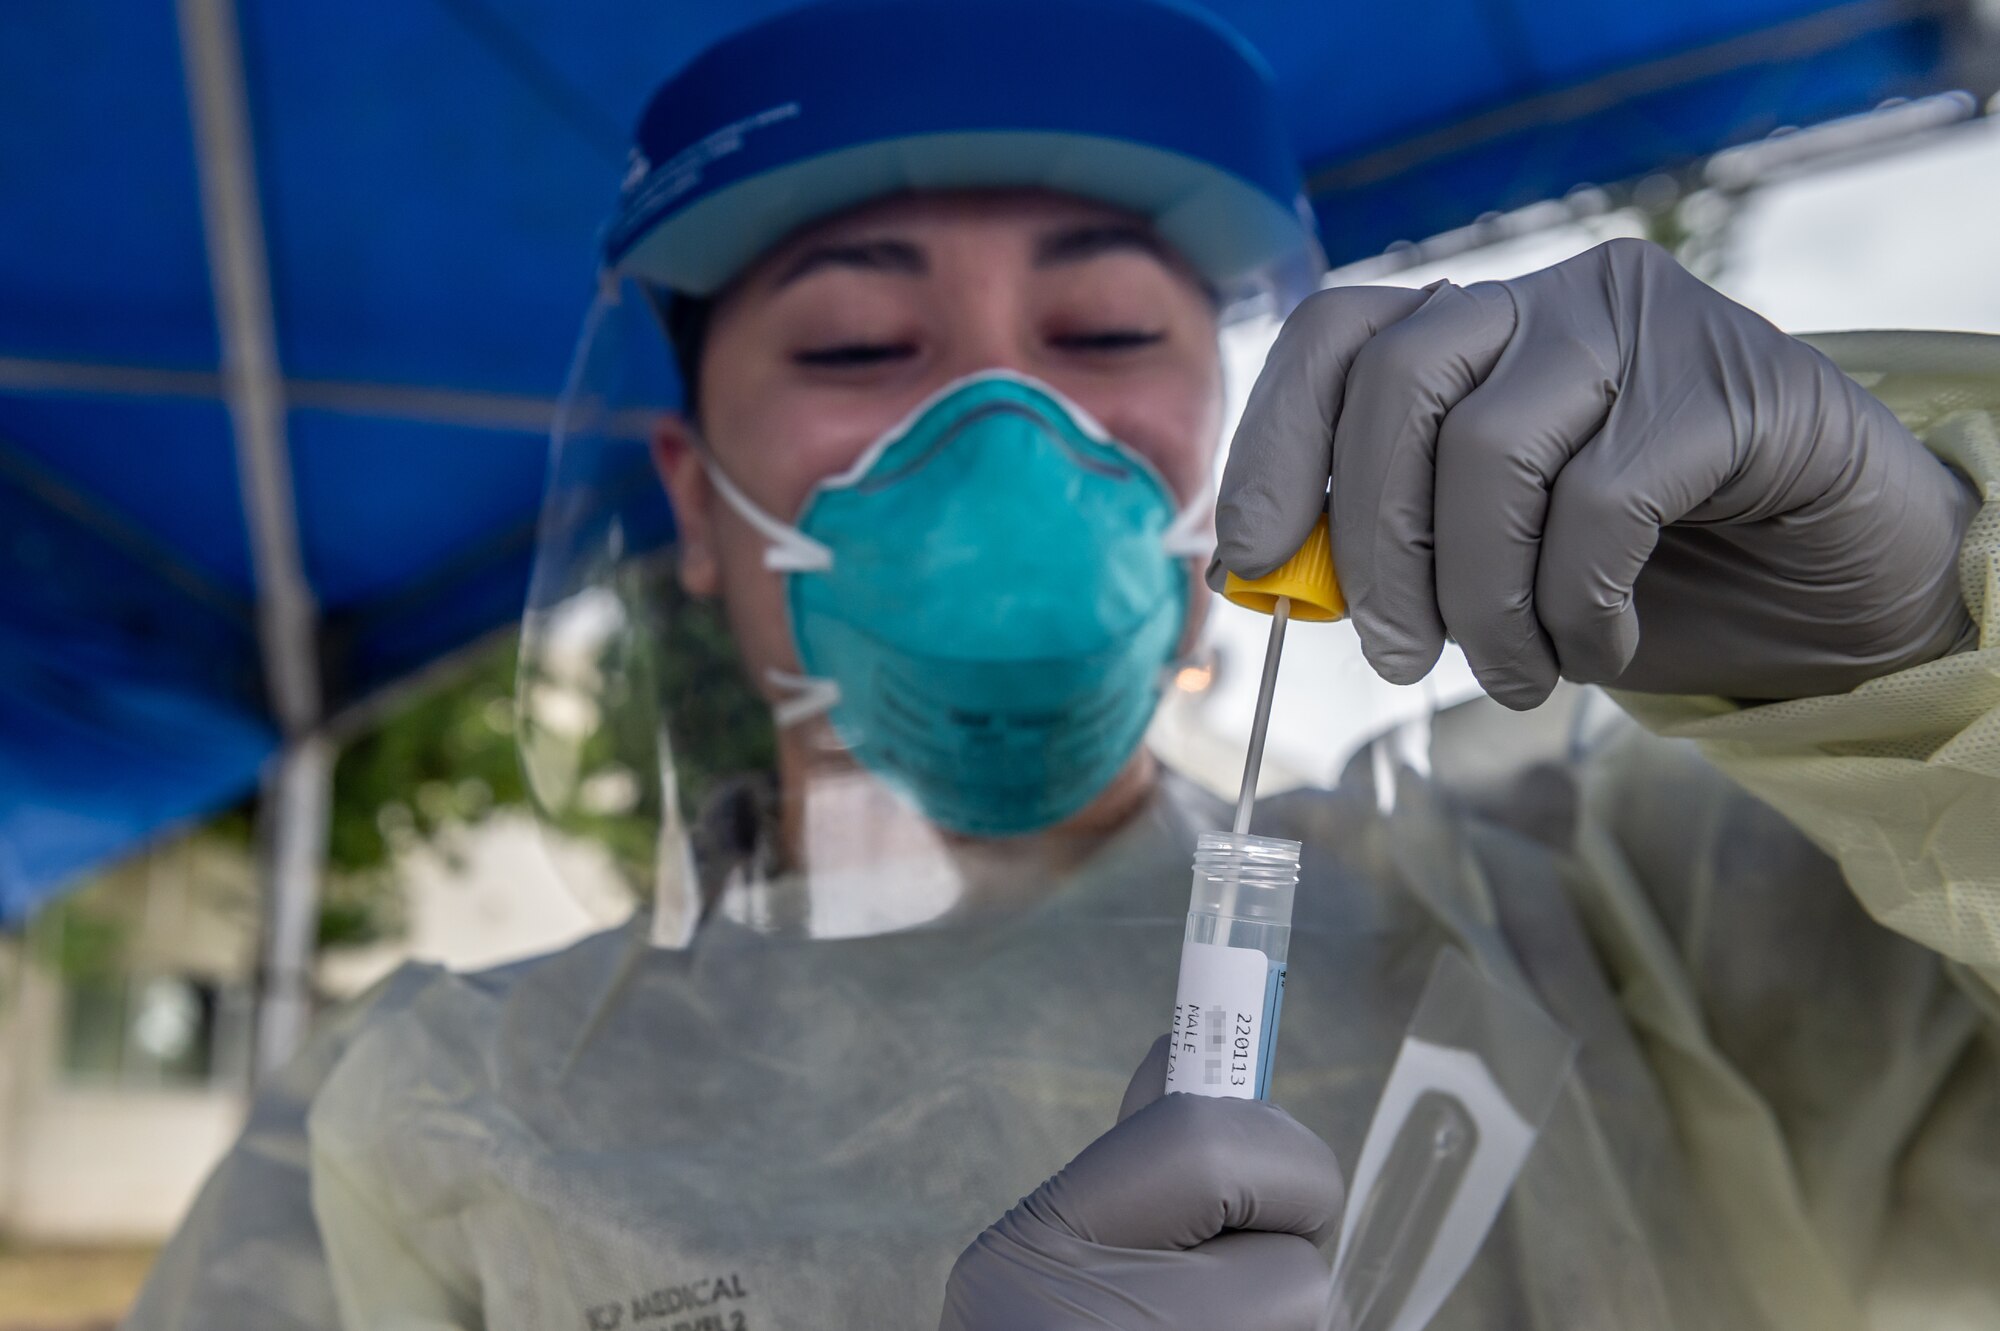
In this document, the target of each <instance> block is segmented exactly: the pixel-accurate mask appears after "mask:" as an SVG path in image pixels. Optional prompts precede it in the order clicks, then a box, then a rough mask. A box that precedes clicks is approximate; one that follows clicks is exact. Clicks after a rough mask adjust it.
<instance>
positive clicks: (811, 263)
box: [772, 240, 931, 288]
mask: <svg viewBox="0 0 2000 1331" xmlns="http://www.w3.org/2000/svg"><path fill="white" fill-rule="evenodd" d="M930 267H931V265H930V261H929V260H928V259H926V258H925V257H924V252H923V251H922V250H920V249H918V248H917V247H916V246H915V245H912V244H910V242H908V241H907V240H862V241H856V242H854V243H852V244H848V245H819V246H815V247H814V248H812V249H809V250H807V251H806V252H805V253H804V254H801V255H800V256H799V257H798V258H796V259H794V260H792V262H791V263H790V264H789V265H787V266H786V268H785V271H784V272H782V273H780V274H779V275H778V280H777V281H776V282H775V283H773V284H772V285H773V287H774V288H775V287H784V286H790V285H791V284H792V283H794V282H796V281H798V280H799V279H800V278H802V277H804V276H806V275H807V274H809V273H816V272H819V271H820V270H821V269H823V268H860V269H864V270H866V271H868V272H875V273H901V274H905V275H907V276H910V277H922V276H923V275H924V274H925V273H928V272H929V271H930Z"/></svg>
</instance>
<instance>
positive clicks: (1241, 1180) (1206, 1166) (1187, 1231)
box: [939, 1037, 1344, 1331]
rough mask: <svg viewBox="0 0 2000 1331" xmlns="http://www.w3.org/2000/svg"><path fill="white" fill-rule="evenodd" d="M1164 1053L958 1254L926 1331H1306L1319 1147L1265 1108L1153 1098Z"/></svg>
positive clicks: (1325, 1162) (1319, 1276) (1325, 1152)
mask: <svg viewBox="0 0 2000 1331" xmlns="http://www.w3.org/2000/svg"><path fill="white" fill-rule="evenodd" d="M1166 1043H1167V1042H1166V1039H1165V1038H1164V1037H1163V1038H1162V1039H1161V1040H1160V1041H1159V1042H1158V1043H1157V1044H1155V1045H1154V1046H1153V1050H1152V1053H1151V1054H1150V1055H1149V1056H1148V1057H1147V1059H1146V1061H1145V1062H1144V1063H1143V1064H1141V1065H1140V1067H1139V1071H1138V1072H1137V1074H1135V1075H1134V1076H1133V1078H1132V1082H1131V1085H1130V1086H1129V1087H1128V1088H1127V1090H1126V1092H1125V1101H1124V1105H1123V1107H1122V1108H1121V1110H1120V1112H1119V1122H1118V1125H1117V1126H1116V1127H1114V1128H1112V1129H1111V1131H1109V1132H1107V1133H1105V1134H1104V1135H1103V1136H1102V1137H1100V1138H1098V1139H1097V1140H1096V1141H1094V1142H1092V1143H1091V1144H1090V1145H1089V1146H1087V1147H1085V1148H1084V1150H1083V1152H1082V1154H1080V1155H1078V1156H1077V1157H1076V1159H1074V1160H1072V1161H1071V1162H1070V1163H1069V1164H1068V1165H1066V1166H1064V1167H1063V1169H1062V1170H1061V1171H1060V1172H1059V1173H1057V1174H1056V1175H1055V1177H1053V1178H1051V1179H1050V1180H1048V1182H1046V1183H1044V1184H1042V1186H1041V1187H1039V1188H1037V1189H1035V1191H1034V1192H1032V1193H1031V1194H1029V1195H1028V1196H1027V1197H1026V1198H1024V1199H1023V1200H1022V1201H1021V1202H1020V1204H1019V1205H1017V1206H1015V1207H1014V1209H1013V1210H1011V1211H1009V1212H1008V1213H1007V1214H1006V1215H1005V1216H1002V1217H1001V1218H1000V1220H998V1221H997V1222H995V1223H994V1224H993V1225H991V1226H990V1227H988V1228H987V1229H986V1231H985V1232H984V1233H982V1234H981V1235H980V1236H979V1237H978V1238H977V1239H975V1240H974V1241H973V1243H972V1245H971V1246H970V1247H968V1248H967V1249H966V1250H965V1252H964V1254H963V1255H961V1256H960V1257H959V1259H958V1262H957V1264H956V1265H955V1266H954V1267H953V1268H952V1273H951V1279H950V1281H949V1282H948V1283H947V1285H946V1287H945V1305H944V1316H943V1320H942V1321H941V1322H940V1324H939V1325H940V1328H941V1331H1019V1329H1020V1328H1023V1327H1034V1328H1036V1329H1037V1331H1069V1329H1071V1328H1074V1329H1075V1331H1083V1329H1084V1328H1092V1329H1093V1331H1095V1329H1097V1328H1103V1327H1107V1326H1116V1327H1121V1328H1128V1329H1129V1331H1167V1329H1168V1328H1183V1327H1230V1328H1236V1329H1238V1331H1319V1327H1320V1325H1321V1319H1322V1317H1323V1316H1324V1313H1325V1309H1326V1299H1327V1278H1328V1271H1327V1264H1326V1260H1325V1258H1323V1257H1322V1256H1321V1255H1320V1252H1319V1245H1321V1244H1323V1243H1325V1242H1327V1241H1328V1240H1329V1239H1331V1238H1332V1237H1333V1235H1334V1234H1335V1233H1336V1232H1337V1231H1338V1229H1339V1226H1340V1216H1341V1209H1342V1205H1341V1204H1342V1198H1343V1193H1344V1190H1343V1184H1342V1180H1341V1173H1340V1166H1339V1163H1338V1162H1337V1161H1336V1160H1335V1159H1334V1155H1333V1151H1332V1150H1331V1148H1329V1147H1328V1146H1327V1145H1326V1143H1325V1142H1323V1141H1321V1140H1320V1139H1319V1138H1318V1137H1316V1136H1314V1135H1313V1133H1312V1132H1310V1131H1309V1130H1307V1129H1306V1128H1304V1127H1302V1126H1301V1125H1300V1124H1299V1123H1298V1122H1297V1121H1296V1120H1294V1119H1293V1118H1292V1117H1291V1116H1290V1115H1288V1114H1286V1113H1285V1112H1284V1111H1283V1110H1281V1109H1279V1108H1278V1107H1277V1106H1275V1105H1271V1104H1266V1103H1261V1102H1258V1101H1243V1102H1235V1101H1231V1100H1227V1099H1218V1098H1211V1097H1202V1096H1192V1095H1164V1094H1163V1091H1164V1088H1165V1075H1166Z"/></svg>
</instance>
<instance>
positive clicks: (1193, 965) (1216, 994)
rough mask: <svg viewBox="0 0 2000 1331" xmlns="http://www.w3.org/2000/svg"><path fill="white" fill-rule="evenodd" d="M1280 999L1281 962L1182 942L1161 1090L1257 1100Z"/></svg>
mask: <svg viewBox="0 0 2000 1331" xmlns="http://www.w3.org/2000/svg"><path fill="white" fill-rule="evenodd" d="M1284 998H1285V963H1284V962H1282V961H1275V962H1274V961H1272V960H1271V959H1270V958H1268V957H1266V956H1265V955H1264V954H1263V953H1262V952H1260V951H1258V950H1257V949H1256V948H1253V947H1228V946H1226V945H1224V944H1221V943H1182V944H1181V978H1180V987H1179V989H1178V991H1177V992H1176V993H1175V995H1174V1028H1173V1038H1172V1039H1171V1040H1169V1041H1168V1043H1167V1089H1168V1090H1169V1091H1188V1092H1191V1093H1192V1094H1195V1095H1218V1096H1228V1097H1233V1098H1235V1099H1238V1100H1262V1099H1264V1098H1265V1097H1266V1096H1267V1095H1268V1094H1269V1093H1270V1089H1271V1048H1272V1046H1273V1045H1274V1044H1275V1043H1276V1041H1277V1036H1278V1010H1279V1008H1280V1007H1281V1006H1282V1005H1283V1003H1284Z"/></svg>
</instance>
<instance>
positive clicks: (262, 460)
mask: <svg viewBox="0 0 2000 1331" xmlns="http://www.w3.org/2000/svg"><path fill="white" fill-rule="evenodd" d="M178 17H179V23H180V36H181V59H182V62H183V65H184V67H185V76H186V83H187V94H188V111H189V116H190V119H191V120H192V122H193V129H194V145H195V166H196V170H197V173H198V175H199V178H200V184H201V210H202V229H203V232H204V234H205V238H206V241H207V248H208V268H209V281H210V284H211V286H212V288H213V291H214V300H215V317H216V324H217V326H218V329H219V331H220V333H221V338H222V389H223V397H224V400H225V401H226V402H227V404H228V407H229V417H230V424H231V426H232V428H233V431H234V433H235V438H236V464H237V478H238V484H239V485H240V487H241V489H242V492H243V509H244V516H245V518H246V519H247V521H248V526H249V532H250V556H251V566H252V569H253V570H254V572H255V575H256V583H257V627H258V638H259V642H260V644H261V646H262V649H263V658H264V679H265V687H266V689H267V691H268V692H269V694H270V701H271V710H272V713H273V714H274V715H275V716H276V718H277V721H278V727H279V730H280V732H281V734H282V735H283V738H284V747H283V749H282V750H281V751H280V753H279V754H278V757H277V759H276V760H275V764H274V766H273V768H272V769H271V774H270V776H269V777H268V779H267V781H266V785H265V796H266V798H265V799H264V800H263V801H262V805H261V809H260V813H259V817H260V819H261V821H262V823H263V826H262V828H261V829H260V831H261V836H260V838H259V840H260V845H261V854H262V857H263V864H264V874H263V878H264V897H265V910H264V938H263V956H262V965H261V967H260V973H259V977H258V978H259V984H258V995H257V1016H256V1035H255V1048H254V1054H255V1060H254V1063H253V1071H254V1074H255V1075H256V1076H257V1077H258V1078H259V1079H262V1078H263V1077H265V1076H268V1075H269V1074H270V1073H271V1072H272V1071H273V1070H274V1069H275V1068H277V1067H278V1066H280V1065H281V1064H283V1063H284V1062H285V1061H286V1060H287V1059H289V1058H290V1056H291V1055H292V1053H293V1052H294V1051H295V1050H296V1049H297V1048H298V1045H299V1042H300V1041H301V1040H302V1039H303V1038H304V1035H305V1030H306V1024H307V1019H308V1017H309V1016H310V1012H311V1000H312V990H311V971H312V952H313V942H314V933H315V929H314V926H315V922H316V921H317V919H318V904H319V883H320V874H321V872H322V866H323V863H324V860H325V851H326V835H327V818H328V811H329V804H328V797H329V795H330V793H331V791H330V777H331V772H332V752H333V751H332V745H331V743H330V742H329V741H328V740H327V739H326V738H325V737H324V736H323V735H322V734H321V733H320V712H321V696H320V678H319V646H318V624H317V618H318V608H317V606H316V605H315V603H314V598H313V593H312V587H311V584H310V583H308V582H307V580H306V575H305V567H304V561H303V560H302V558H301V556H300V551H299V533H298V514H297V510H296V508H295V506H294V502H293V489H292V472H291V454H290V449H289V447H288V444H287V441H286V436H285V385H284V376H283V371H282V370H281V369H280V367H279V364H278V340H277V332H276V326H275V322H274V320H273V318H272V313H271V280H270V268H269V261H268V256H267V254H266V251H265V244H264V222H263V214H262V210H261V207H260V204H259V199H258V192H257V176H256V169H255V159H254V156H253V152H252V147H251V142H250V112H249V98H248V95H247V92H246V90H245V86H244V79H243V50H242V41H241V35H240V29H239V27H238V25H237V18H236V6H235V3H234V0H179V6H178Z"/></svg>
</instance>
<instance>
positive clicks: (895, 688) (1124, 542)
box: [708, 371, 1209, 836]
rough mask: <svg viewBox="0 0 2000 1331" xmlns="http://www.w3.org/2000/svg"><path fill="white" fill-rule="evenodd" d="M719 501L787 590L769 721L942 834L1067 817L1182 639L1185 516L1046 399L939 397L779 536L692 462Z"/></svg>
mask: <svg viewBox="0 0 2000 1331" xmlns="http://www.w3.org/2000/svg"><path fill="white" fill-rule="evenodd" d="M708 469H709V474H710V476H711V478H712V479H713V481H714V483H715V485H716V488H717V490H718V491H719V492H720V494H721V495H722V496H723V498H724V499H725V500H726V501H727V502H728V504H729V505H730V507H732V508H733V509H735V510H736V511H737V513H739V514H740V515H741V516H742V517H743V518H744V519H745V520H746V521H748V522H749V523H750V524H751V525H752V526H754V527H755V528H757V529H758V531H759V532H761V533H762V534H763V535H764V537H765V539H766V540H767V541H768V543H769V544H768V546H767V548H766V551H765V564H766V566H767V567H768V568H770V569H772V570H774V571H776V572H779V573H781V574H782V575H783V576H784V578H785V604H786V607H787V612H788V614H789V616H790V620H791V631H792V639H793V643H794V646H795V647H796V649H797V652H798V658H799V664H800V667H801V669H800V672H799V673H797V674H792V673H789V672H778V671H773V672H771V676H770V678H769V680H768V681H767V682H768V683H769V684H770V685H771V686H772V688H773V691H774V693H776V694H777V695H778V697H779V701H778V702H777V704H776V706H775V708H774V710H775V713H776V717H777V721H778V724H779V725H780V726H781V727H783V726H788V725H796V724H799V723H801V722H804V721H806V720H808V719H810V718H813V717H818V716H822V715H823V716H825V717H826V718H827V720H828V721H829V722H830V724H831V726H832V729H833V732H834V734H835V736H836V737H837V738H838V740H839V742H840V744H841V745H842V747H844V748H846V749H848V750H850V751H851V752H852V753H853V755H854V756H855V757H856V758H857V760H859V761H860V762H861V763H862V764H863V765H864V766H866V767H867V768H868V769H869V770H871V771H872V772H874V773H875V774H876V775H878V776H880V777H882V778H883V779H884V780H886V781H888V782H889V783H890V784H891V785H892V786H894V787H896V788H898V789H899V790H901V791H902V792H903V793H904V794H905V795H906V796H907V797H908V798H910V799H911V800H912V801H914V802H915V804H916V805H917V806H918V807H919V808H920V809H921V810H922V811H923V813H924V814H925V815H926V816H927V817H928V818H930V819H931V820H932V821H933V822H935V823H937V824H939V825H940V826H942V827H944V828H946V829H948V830H950V831H953V832H958V833H963V834H968V835H975V836H1009V835H1014V834H1018V833H1025V832H1031V831H1035V830H1038V829H1041V828H1045V827H1048V826H1050V825H1052V824H1055V823H1058V822H1060V821H1062V820H1063V819H1065V818H1067V817H1069V816H1070V815H1072V814H1075V813H1076V812H1078V811H1079V810H1081V809H1083V808H1084V807H1085V806H1086V805H1088V804H1089V803H1090V801H1091V800H1092V799H1093V798H1094V797H1095V796H1096V795H1097V794H1098V793H1099V792H1100V791H1102V790H1103V789H1104V788H1105V787H1106V786H1107V785H1108V784H1109V783H1110V781H1111V779H1112V778H1113V777H1114V776H1116V775H1117V773H1118V772H1119V770H1120V769H1121V768H1122V767H1123V766H1124V765H1125V763H1126V762H1127V761H1128V760H1129V759H1130V758H1131V756H1132V754H1133V752H1134V751H1135V750H1136V749H1137V748H1138V746H1139V743H1140V740H1141V739H1142V738H1143V737H1144V735H1145V731H1146V727H1147V724H1148V722H1149V721H1150V720H1151V717H1152V714H1153V708H1154V705H1155V703H1156V702H1157V700H1158V697H1159V690H1160V686H1161V681H1162V677H1163V674H1164V670H1165V667H1166V666H1167V663H1168V662H1169V660H1170V659H1171V658H1172V657H1173V655H1174V653H1175V650H1176V647H1177V646H1178V644H1179V642H1180V639H1181V632H1182V629H1183V627H1184V625H1185V623H1186V619H1187V609H1188V592H1189V582H1188V579H1189V577H1190V576H1191V572H1190V570H1189V568H1188V565H1187V560H1188V559H1189V558H1190V557H1199V556H1204V555H1206V553H1207V550H1208V545H1209V541H1208V539H1207V534H1206V532H1205V531H1204V530H1203V529H1202V528H1203V526H1204V525H1205V524H1204V523H1203V521H1202V519H1204V518H1205V516H1206V509H1205V508H1191V509H1188V510H1186V511H1181V510H1179V509H1178V508H1177V506H1176V504H1175V501H1174V498H1173V494H1172V492H1171V491H1170V490H1169V488H1168V487H1167V485H1166V483H1165V481H1164V480H1163V479H1162V478H1161V477H1160V475H1159V473H1158V472H1157V471H1156V470H1155V469H1154V468H1153V467H1152V466H1151V465H1150V464H1149V463H1148V462H1147V461H1146V460H1145V459H1144V458H1142V457H1140V456H1139V455H1138V454H1137V453H1136V452H1134V451H1133V450H1132V449H1131V448H1129V447H1127V446H1126V445H1124V444H1122V443H1120V442H1119V441H1117V440H1115V439H1113V438H1112V437H1111V436H1110V435H1109V434H1108V433H1107V432H1106V431H1105V430H1104V429H1103V428H1102V427H1101V426H1100V425H1098V424H1097V422H1095V421H1093V420H1092V419H1091V418H1090V417H1089V416H1088V415H1087V414H1086V413H1085V412H1083V411H1082V410H1081V409H1080V408H1078V407H1077V406H1075V405H1074V404H1072V403H1070V402H1068V401H1067V400H1065V399H1064V398H1063V397H1062V396H1061V395H1060V394H1058V393H1057V392H1056V391H1055V390H1053V389H1052V388H1050V387H1048V386H1047V385H1044V384H1041V383H1039V382H1037V381H1035V380H1033V379H1030V378H1027V377H1024V376H1021V375H1017V374H1012V373H1008V372H1004V371H988V372H983V373H979V374H975V375H971V376H969V377H967V378H964V379H960V380H958V381H957V382H955V383H952V384H949V385H947V386H946V387H944V388H943V389H941V390H940V391H939V392H937V393H936V394H934V395H932V396H931V397H930V398H929V399H928V400H926V401H925V402H924V403H923V404H922V405H920V406H919V407H917V409H916V410H915V411H913V412H911V413H910V415H909V416H908V417H906V418H905V419H904V420H903V422H902V423H900V424H899V425H897V426H896V427H894V428H893V429H891V430H890V431H888V432H887V433H886V434H884V435H883V436H882V437H881V438H879V439H877V440H876V441H875V442H874V443H873V444H871V445H870V446H869V447H868V448H867V449H865V450H864V451H863V452H862V453H861V455H860V456H859V457H858V458H857V459H856V460H855V462H854V463H853V465H852V466H850V467H848V468H847V469H846V470H844V471H842V472H840V473H838V474H837V475H834V476H831V477H829V478H827V479H826V480H823V481H821V482H820V483H819V484H817V485H816V486H815V487H814V488H813V490H812V492H811V493H810V494H809V495H808V496H807V498H806V501H805V504H804V506H803V507H802V508H801V510H800V512H799V515H798V517H797V519H796V521H795V522H793V523H791V524H787V523H785V522H782V521H780V520H779V519H777V518H775V517H773V516H772V515H771V514H769V513H767V512H765V511H764V510H763V509H761V508H759V507H758V506H757V505H756V504H755V503H754V502H753V501H752V500H751V499H750V498H749V497H748V496H747V495H745V494H744V493H743V491H742V490H741V488H740V487H738V486H737V485H736V483H735V482H734V481H732V480H731V479H730V478H729V476H728V475H727V473H726V472H724V471H723V469H722V467H721V465H720V464H719V463H717V462H716V460H715V459H713V458H712V457H711V458H709V459H708Z"/></svg>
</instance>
